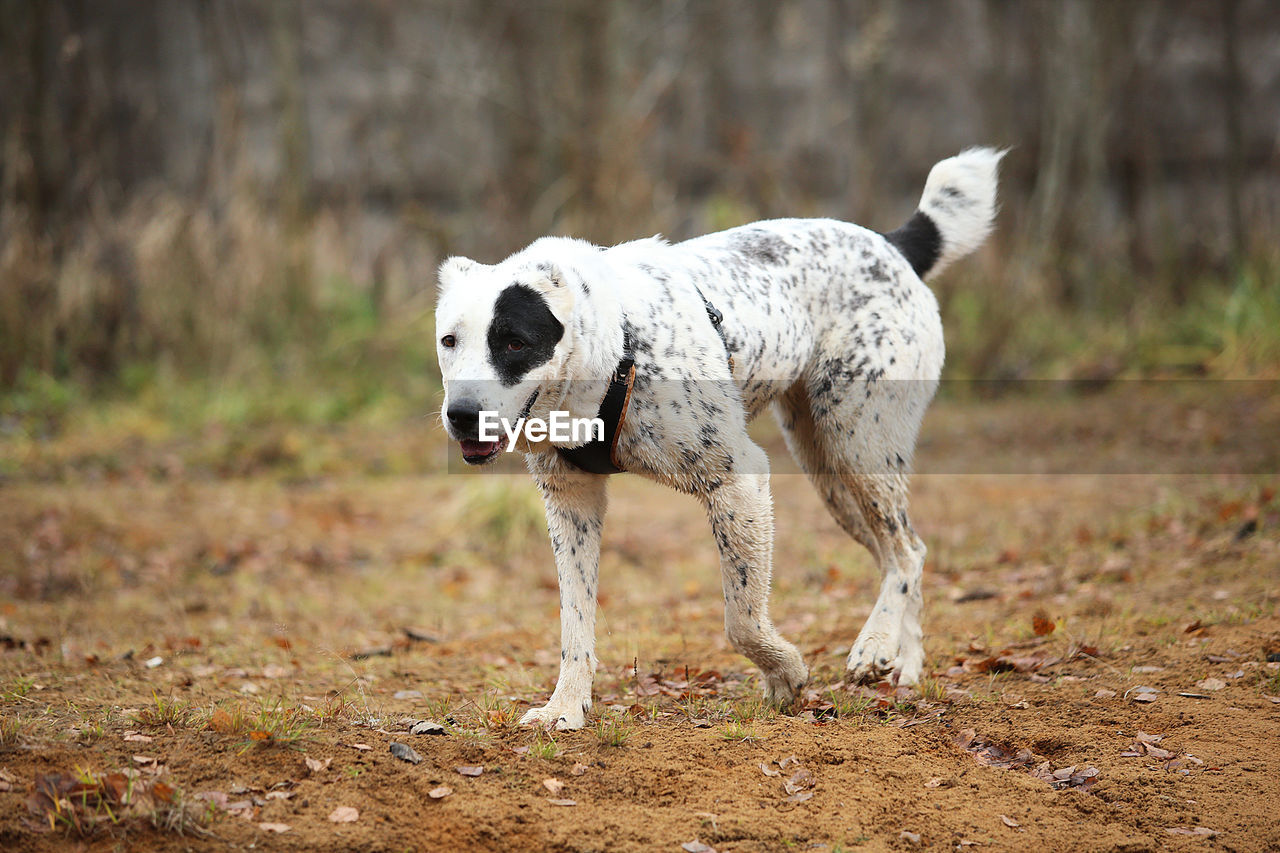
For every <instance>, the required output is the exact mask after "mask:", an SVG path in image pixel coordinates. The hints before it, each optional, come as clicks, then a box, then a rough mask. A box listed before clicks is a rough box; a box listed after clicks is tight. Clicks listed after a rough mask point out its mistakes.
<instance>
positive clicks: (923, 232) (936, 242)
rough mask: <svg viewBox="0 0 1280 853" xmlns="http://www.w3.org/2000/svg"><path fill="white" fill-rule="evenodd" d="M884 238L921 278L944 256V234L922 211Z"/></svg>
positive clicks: (918, 211)
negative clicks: (940, 256)
mask: <svg viewBox="0 0 1280 853" xmlns="http://www.w3.org/2000/svg"><path fill="white" fill-rule="evenodd" d="M884 237H885V239H886V240H888V241H889V242H890V243H891V244H892V245H893V247H894V248H896V249H897V250H898V251H899V252H901V253H902V257H904V258H906V259H907V263H909V264H911V268H912V269H913V270H915V271H916V275H918V276H920V277H921V278H924V276H925V275H927V274H928V272H929V270H931V269H933V265H934V264H936V263H937V262H938V256H939V255H941V254H942V232H940V231H939V230H938V226H937V225H936V224H935V223H934V221H933V220H932V219H930V218H929V214H927V213H925V212H924V211H922V210H917V211H916V212H915V214H914V215H913V216H912V217H911V218H910V219H908V220H907V223H906V224H905V225H903V226H902V227H901V228H899V229H898V230H896V231H890V232H889V233H888V234H886V235H884Z"/></svg>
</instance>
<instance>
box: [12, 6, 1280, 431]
mask: <svg viewBox="0 0 1280 853" xmlns="http://www.w3.org/2000/svg"><path fill="white" fill-rule="evenodd" d="M0 144H2V145H3V149H2V150H3V154H2V156H0V415H3V420H2V421H0V424H2V425H3V428H4V430H5V431H7V432H9V433H13V432H14V431H15V430H16V431H19V432H22V433H24V434H28V435H39V434H44V433H49V432H56V431H57V430H58V429H59V426H60V424H61V423H62V421H63V419H64V418H65V417H67V415H68V413H69V412H74V411H76V410H78V408H79V407H81V406H82V405H83V404H86V403H93V404H94V405H98V404H103V405H105V404H106V403H108V402H111V401H115V402H117V403H118V402H119V401H129V402H130V404H131V405H134V406H135V407H141V409H140V410H142V411H148V412H150V413H151V416H152V417H153V418H154V419H155V420H157V421H164V422H171V421H179V422H180V421H182V420H183V419H187V420H190V421H198V422H200V423H208V422H211V421H213V422H216V421H225V422H239V423H254V422H273V421H277V420H280V419H284V420H289V421H295V422H307V423H335V422H342V421H346V420H349V419H353V418H354V419H362V418H363V419H375V420H376V419H379V418H392V419H394V418H405V417H411V416H421V415H422V413H423V412H428V411H429V410H430V409H431V407H432V406H434V405H435V401H436V394H437V391H438V379H437V377H436V367H435V356H434V344H433V337H434V336H433V334H432V330H431V317H430V314H431V309H432V303H433V300H434V288H435V280H434V270H435V266H436V264H437V263H438V262H439V261H440V260H441V259H442V258H443V257H445V256H446V255H448V254H454V253H459V254H466V255H469V256H472V257H475V258H477V259H480V260H483V261H487V262H493V261H496V260H498V259H500V258H502V257H503V256H505V255H506V254H508V253H510V252H512V251H514V250H516V249H518V248H520V247H521V246H523V245H524V244H525V243H527V242H529V241H530V240H532V239H533V238H535V237H538V236H540V235H544V234H571V235H576V236H582V237H586V238H588V239H591V240H593V241H596V242H599V243H602V244H609V243H613V242H618V241H622V240H626V239H630V238H634V237H639V236H647V235H651V234H655V233H661V234H664V235H666V236H667V237H669V238H671V239H673V240H679V239H683V238H686V237H690V236H694V235H697V234H701V233H703V232H706V231H709V230H715V229H720V228H725V227H729V226H732V225H736V224H740V223H743V222H748V221H751V220H754V219H758V218H765V217H774V216H792V215H802V216H810V215H813V216H835V217H840V218H843V219H851V220H854V221H856V222H858V223H860V224H864V225H867V226H869V227H872V228H876V229H880V230H888V229H891V228H893V227H896V226H897V225H898V224H900V223H901V222H902V221H903V220H904V219H905V218H906V217H907V216H908V215H909V214H910V212H911V211H912V209H913V208H914V205H915V200H916V198H917V197H918V194H919V192H920V190H921V188H922V186H923V182H924V178H925V175H926V174H927V172H928V169H929V167H930V166H931V165H932V164H933V163H934V162H935V161H936V160H938V159H940V158H942V157H946V156H949V155H951V154H953V153H955V152H956V151H958V150H959V149H961V148H963V147H965V146H968V145H973V144H989V145H999V146H1009V147H1010V148H1011V149H1012V151H1011V153H1010V154H1009V156H1008V158H1007V160H1006V161H1005V162H1006V168H1005V171H1004V177H1003V181H1002V186H1001V196H1002V202H1003V209H1002V212H1001V214H1000V218H999V226H998V231H997V234H996V237H995V239H994V240H993V241H992V243H991V245H990V246H988V247H987V248H986V249H985V250H984V252H983V254H982V255H981V256H980V257H979V258H977V259H975V260H971V261H969V262H967V263H965V264H964V265H962V266H961V268H959V269H957V270H956V271H954V272H951V273H949V274H948V275H947V276H945V277H944V278H943V279H942V280H940V281H938V282H936V283H935V285H934V286H935V289H936V291H937V292H938V295H939V298H940V301H941V303H942V305H943V310H944V314H945V317H944V321H945V325H946V328H947V333H948V348H949V362H948V367H947V371H948V373H947V376H949V377H950V378H953V379H970V378H978V379H993V380H1002V381H1009V382H1010V386H1011V387H1016V386H1018V385H1019V384H1020V383H1018V382H1017V380H1021V379H1041V378H1052V379H1057V378H1068V379H1084V380H1088V381H1090V382H1105V381H1107V380H1110V379H1113V378H1118V377H1133V376H1142V377H1153V376H1154V377H1163V376H1213V377H1231V378H1239V377H1246V376H1247V377H1275V376H1276V375H1277V374H1278V373H1280V248H1278V245H1277V240H1276V236H1277V234H1278V233H1280V228H1278V227H1277V226H1280V168H1278V167H1280V3H1275V2H1273V0H1132V2H1129V1H1128V0H1126V2H1118V0H946V2H944V0H785V2H777V3H766V2H747V0H736V2H734V0H724V2H710V0H706V2H694V0H660V2H651V3H622V2H611V0H563V2H550V0H537V1H536V2H525V0H493V2H474V3H456V2H443V1H442V0H441V2H433V0H419V2H409V0H370V2H359V3H353V2H335V0H308V2H306V3H296V2H283V0H281V2H267V0H254V2H249V0H203V1H202V0H130V2H128V3H101V2H91V0H79V2H76V1H75V0H64V1H63V2H55V0H4V2H3V3H0Z"/></svg>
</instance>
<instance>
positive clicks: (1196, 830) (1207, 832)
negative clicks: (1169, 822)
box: [1164, 826, 1218, 838]
mask: <svg viewBox="0 0 1280 853" xmlns="http://www.w3.org/2000/svg"><path fill="white" fill-rule="evenodd" d="M1164 831H1165V832H1167V833H1169V834H1170V835H1196V836H1200V837H1201V838H1212V837H1213V836H1215V835H1217V834H1218V830H1216V829H1210V828H1209V827H1207V826H1193V827H1186V826H1169V827H1166V828H1165V830H1164Z"/></svg>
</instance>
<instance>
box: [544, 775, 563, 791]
mask: <svg viewBox="0 0 1280 853" xmlns="http://www.w3.org/2000/svg"><path fill="white" fill-rule="evenodd" d="M542 787H544V788H546V789H547V790H548V791H550V792H551V793H553V794H558V793H560V792H561V791H563V790H564V783H563V782H561V781H560V780H559V779H557V778H555V777H554V776H553V777H551V778H549V779H543V780H542Z"/></svg>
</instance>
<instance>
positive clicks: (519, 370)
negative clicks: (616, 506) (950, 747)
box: [436, 148, 1002, 729]
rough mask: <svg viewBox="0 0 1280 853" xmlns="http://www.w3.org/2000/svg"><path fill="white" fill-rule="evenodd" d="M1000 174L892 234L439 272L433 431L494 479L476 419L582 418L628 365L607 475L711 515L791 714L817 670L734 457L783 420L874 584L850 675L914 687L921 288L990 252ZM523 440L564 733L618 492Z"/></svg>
mask: <svg viewBox="0 0 1280 853" xmlns="http://www.w3.org/2000/svg"><path fill="white" fill-rule="evenodd" d="M1001 156H1002V152H998V151H994V150H992V149H986V148H975V149H970V150H967V151H965V152H963V153H961V154H959V155H958V156H955V157H952V158H949V159H947V160H943V161H941V162H939V163H938V164H936V165H935V166H934V167H933V169H932V170H931V171H930V173H929V176H928V179H927V181H926V183H925V188H924V193H923V196H922V198H921V201H920V204H919V208H918V209H917V210H916V212H915V213H914V215H913V216H912V217H911V218H910V219H909V220H908V221H907V222H906V224H904V225H903V226H902V227H901V228H899V229H898V230H896V231H893V232H891V233H888V234H880V233H877V232H875V231H870V230H868V229H866V228H862V227H859V226H857V225H852V224H849V223H846V222H840V221H836V220H831V219H779V220H771V221H764V222H757V223H755V224H752V225H745V226H742V227H739V228H732V229H730V230H727V231H722V232H719V233H715V234H710V235H707V236H704V237H698V238H696V239H692V240H688V241H686V242H683V243H676V244H670V243H667V242H665V241H663V240H661V239H660V238H653V239H646V240H638V241H635V242H631V243H625V244H622V245H619V246H614V247H612V248H602V247H598V246H594V245H591V244H589V243H587V242H584V241H581V240H575V239H568V238H559V237H547V238H543V239H540V240H537V241H536V242H534V243H533V244H532V245H530V246H529V247H528V248H526V249H524V250H522V251H520V252H517V253H516V254H514V255H512V256H511V257H509V258H507V259H506V260H504V261H502V262H501V263H498V264H494V265H486V264H481V263H477V262H475V261H471V260H468V259H465V258H458V257H454V258H450V259H448V260H446V261H445V262H444V263H443V264H442V265H441V267H440V272H439V277H440V295H439V301H438V303H437V308H436V328H437V332H438V333H439V336H440V337H439V346H438V352H439V358H440V367H441V372H442V375H443V377H444V385H445V401H444V405H443V408H442V416H443V420H444V424H445V428H446V429H447V431H448V432H449V434H450V435H451V437H452V438H453V439H455V440H456V441H458V442H459V445H460V449H461V452H462V456H463V458H464V459H465V460H466V462H468V463H471V464H477V465H479V464H484V463H486V462H490V461H492V460H493V459H494V458H495V457H496V456H497V455H498V454H499V453H501V452H502V451H504V450H506V449H507V444H508V440H507V439H506V438H500V439H499V440H497V441H482V440H480V435H479V432H478V426H477V425H478V421H479V413H480V412H481V411H492V412H496V413H497V414H498V416H500V417H503V418H507V419H509V420H511V421H514V420H515V419H516V418H518V417H520V416H529V417H541V418H544V419H546V418H547V417H548V415H549V413H550V412H551V411H553V410H558V411H563V412H567V413H569V415H570V416H572V417H575V418H578V417H586V418H591V417H595V416H596V415H597V413H599V412H600V411H601V406H602V400H604V399H605V398H606V395H607V394H608V393H609V392H610V389H612V388H615V387H616V386H617V383H618V377H617V375H616V374H617V372H618V369H619V365H620V363H621V364H626V365H628V377H629V378H630V377H632V376H633V379H632V381H631V382H630V383H629V384H628V387H627V391H628V392H629V395H630V396H629V399H628V400H626V401H625V403H624V406H625V410H624V411H623V412H622V416H623V417H622V420H621V423H620V425H619V426H618V427H617V432H616V434H615V435H614V436H613V437H612V444H611V447H610V448H609V450H610V457H609V458H610V460H611V461H612V463H613V464H614V465H616V466H617V468H620V469H623V470H626V471H628V472H631V473H635V474H639V475H641V476H643V477H647V478H649V479H651V480H654V481H656V482H659V483H662V484H664V485H667V486H670V487H671V488H673V489H676V490H678V491H680V492H685V493H688V494H692V495H696V496H697V498H698V499H699V500H700V501H701V502H702V504H703V505H704V506H705V508H706V512H707V516H708V518H709V519H710V522H711V528H712V532H713V533H714V535H715V541H716V544H717V545H718V548H719V554H720V574H721V580H722V583H723V587H724V604H725V615H724V624H725V631H726V633H727V635H728V638H729V640H730V642H731V643H732V644H733V647H734V648H735V649H737V650H738V651H739V652H741V653H742V654H743V655H745V656H746V657H747V658H749V659H750V660H751V661H752V662H754V663H755V664H756V665H757V666H758V667H759V668H760V670H761V672H762V674H763V684H764V693H765V696H766V698H767V699H769V700H771V701H773V702H777V703H785V702H788V701H790V700H791V699H792V698H794V697H795V696H796V694H797V692H798V691H799V690H800V689H801V687H802V686H803V685H804V683H805V681H806V679H807V677H808V670H807V668H806V666H805V664H804V661H803V660H802V658H801V656H800V653H799V652H798V651H797V650H796V648H795V646H793V645H792V644H791V643H789V642H787V641H786V640H785V639H783V638H782V636H781V635H780V634H779V633H778V631H777V630H776V629H775V628H774V625H773V623H772V622H771V621H770V619H769V601H768V596H769V584H770V579H771V576H772V572H773V508H772V501H771V498H770V493H769V478H768V470H769V468H768V460H767V458H766V456H765V453H764V451H763V450H761V448H760V447H759V446H757V445H756V444H755V443H754V442H753V441H752V440H751V439H750V438H749V437H748V435H747V423H748V422H749V421H750V420H751V419H752V418H754V417H755V416H756V415H758V414H760V412H761V411H763V410H764V409H765V408H768V407H772V409H773V411H774V414H775V416H776V418H777V420H778V423H779V424H780V425H781V428H782V431H783V433H784V434H785V436H786V441H787V446H788V448H789V449H790V451H791V453H792V455H793V456H794V457H795V459H796V461H797V462H798V463H799V465H800V467H801V468H802V469H803V470H804V471H805V473H806V474H807V475H808V477H809V478H810V480H811V481H812V483H813V485H814V487H815V488H816V489H817V490H818V493H819V494H820V495H821V496H822V498H823V500H824V501H825V502H826V505H827V508H828V509H829V510H830V512H831V514H832V515H833V516H834V517H835V520H836V521H837V522H838V523H839V524H840V526H841V527H842V528H843V529H844V530H845V531H846V532H847V533H848V534H849V535H850V536H851V537H853V539H854V540H855V541H857V542H859V543H861V544H862V545H863V546H865V547H866V548H867V549H868V550H869V551H870V552H871V554H872V555H873V556H874V557H875V559H876V561H877V563H878V564H879V567H880V571H881V574H882V577H883V581H882V583H881V586H880V593H879V597H878V599H877V600H876V604H875V608H874V610H873V611H872V613H871V616H870V617H869V618H868V619H867V621H866V624H865V625H864V626H863V628H862V631H861V632H860V633H859V634H858V637H857V640H856V641H855V642H854V644H853V647H852V649H851V650H850V652H849V657H848V662H847V668H848V674H849V676H850V677H851V678H852V679H854V680H869V679H876V678H880V677H883V676H886V675H894V674H896V677H897V680H898V683H900V684H913V683H915V682H916V681H917V680H918V679H919V677H920V671H921V666H922V664H923V661H924V648H923V645H922V632H921V627H920V613H921V595H920V582H921V569H922V566H923V564H924V558H925V546H924V543H923V542H922V541H921V540H920V537H919V536H918V535H916V532H915V530H914V528H913V527H912V524H911V520H910V518H909V516H908V514H907V508H908V495H907V481H908V468H909V465H910V462H911V457H912V451H913V449H914V446H915V441H916V435H917V432H918V430H919V427H920V422H921V418H922V417H923V415H924V411H925V407H926V406H927V405H928V403H929V401H930V399H932V397H933V394H934V391H935V389H936V387H937V381H938V376H939V373H940V371H941V369H942V361H943V351H944V349H943V339H942V325H941V321H940V320H939V316H938V304H937V301H936V300H935V299H934V296H933V293H932V292H931V291H930V290H929V288H928V287H927V286H926V285H925V284H924V281H923V279H925V278H927V277H931V276H933V275H937V274H938V273H939V272H941V271H942V270H943V269H944V268H945V267H947V266H948V265H949V264H951V263H952V262H953V261H956V260H958V259H959V258H962V257H964V256H965V255H967V254H969V253H970V252H972V251H973V250H974V249H975V248H977V247H978V245H979V244H981V243H982V241H983V240H984V239H985V238H986V237H987V235H988V233H989V232H990V230H991V227H992V220H993V217H994V214H995V201H996V181H997V169H998V165H999V162H1000V158H1001ZM630 365H634V374H631V373H630V372H629V366H630ZM515 441H516V444H517V446H515V447H514V448H513V449H514V450H517V451H522V452H523V453H524V455H525V460H526V464H527V466H528V468H529V471H530V472H531V473H532V475H533V479H534V480H535V482H536V483H537V485H538V488H539V490H540V491H541V493H542V498H543V501H544V503H545V505H546V513H547V525H548V529H549V531H550V534H551V544H552V547H553V551H554V553H555V563H556V570H557V574H558V576H559V582H560V617H561V619H560V621H561V629H560V630H561V653H560V659H561V663H560V677H559V680H558V681H557V682H556V687H555V691H554V692H553V693H552V695H551V698H550V700H549V701H548V702H547V704H546V705H544V706H542V707H540V708H534V709H532V710H530V711H529V712H528V713H527V714H525V715H524V717H523V719H522V722H523V723H525V724H541V725H548V726H550V725H554V726H555V727H556V728H560V729H576V728H580V727H581V726H582V725H583V723H584V720H585V715H586V713H587V712H588V711H589V709H590V706H591V685H592V679H593V677H594V674H595V668H596V657H595V613H596V592H597V588H598V580H597V579H598V571H597V570H598V561H599V552H600V535H601V530H602V528H603V524H604V515H605V505H606V501H605V485H606V482H607V480H608V477H607V476H605V475H604V474H603V473H593V472H591V471H589V470H583V467H581V466H580V465H578V464H575V462H574V461H573V458H572V456H571V454H569V453H568V452H566V448H565V447H564V446H559V447H557V446H553V443H551V442H538V443H532V442H529V441H528V439H527V438H525V437H518V438H517V439H515Z"/></svg>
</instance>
